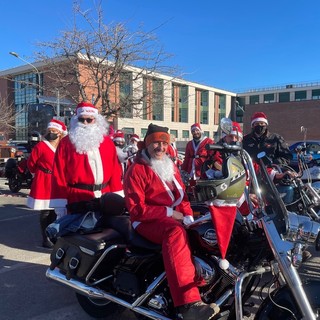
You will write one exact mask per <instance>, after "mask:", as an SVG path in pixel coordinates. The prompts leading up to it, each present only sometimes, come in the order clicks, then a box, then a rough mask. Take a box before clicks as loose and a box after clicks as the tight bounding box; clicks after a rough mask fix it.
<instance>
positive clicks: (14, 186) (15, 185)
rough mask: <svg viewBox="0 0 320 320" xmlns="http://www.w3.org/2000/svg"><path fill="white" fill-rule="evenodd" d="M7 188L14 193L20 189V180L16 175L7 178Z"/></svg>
mask: <svg viewBox="0 0 320 320" xmlns="http://www.w3.org/2000/svg"><path fill="white" fill-rule="evenodd" d="M8 185H9V189H10V191H11V192H13V193H16V192H19V190H20V189H21V181H19V179H17V177H12V178H9V180H8Z"/></svg>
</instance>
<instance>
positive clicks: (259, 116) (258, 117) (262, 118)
mask: <svg viewBox="0 0 320 320" xmlns="http://www.w3.org/2000/svg"><path fill="white" fill-rule="evenodd" d="M255 122H264V123H265V124H266V125H268V124H269V123H268V119H267V116H266V115H265V114H264V113H263V112H255V113H254V114H253V115H252V117H251V127H252V126H253V124H254V123H255Z"/></svg>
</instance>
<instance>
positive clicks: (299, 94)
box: [294, 90, 307, 101]
mask: <svg viewBox="0 0 320 320" xmlns="http://www.w3.org/2000/svg"><path fill="white" fill-rule="evenodd" d="M306 99H307V91H305V90H303V91H295V93H294V100H295V101H301V100H306Z"/></svg>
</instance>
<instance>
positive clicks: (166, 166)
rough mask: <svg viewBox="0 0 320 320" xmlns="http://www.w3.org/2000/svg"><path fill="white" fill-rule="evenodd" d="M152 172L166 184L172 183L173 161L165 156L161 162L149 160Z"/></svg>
mask: <svg viewBox="0 0 320 320" xmlns="http://www.w3.org/2000/svg"><path fill="white" fill-rule="evenodd" d="M150 164H151V167H152V170H153V171H154V172H155V173H157V174H158V176H159V177H160V178H161V179H162V180H164V181H167V182H172V181H173V177H174V164H173V161H172V160H171V159H170V158H169V157H168V156H167V155H165V156H164V157H163V159H162V160H157V159H153V158H152V159H150Z"/></svg>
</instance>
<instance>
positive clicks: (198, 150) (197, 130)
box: [181, 123, 221, 186]
mask: <svg viewBox="0 0 320 320" xmlns="http://www.w3.org/2000/svg"><path fill="white" fill-rule="evenodd" d="M191 134H192V136H193V139H192V140H191V141H189V142H188V143H187V146H186V151H185V157H184V161H183V163H182V165H181V170H183V171H185V172H187V173H188V174H189V176H190V178H191V180H190V185H191V186H194V185H195V182H196V180H198V179H200V178H201V175H202V166H203V163H204V162H205V161H206V160H208V159H210V160H212V162H213V163H214V167H215V169H217V170H221V157H220V154H219V153H218V152H213V151H207V150H206V148H205V147H206V145H207V144H213V143H214V141H213V140H212V139H210V138H208V137H206V136H205V135H204V134H203V132H202V129H201V127H200V124H199V123H195V124H193V125H192V126H191Z"/></svg>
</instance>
